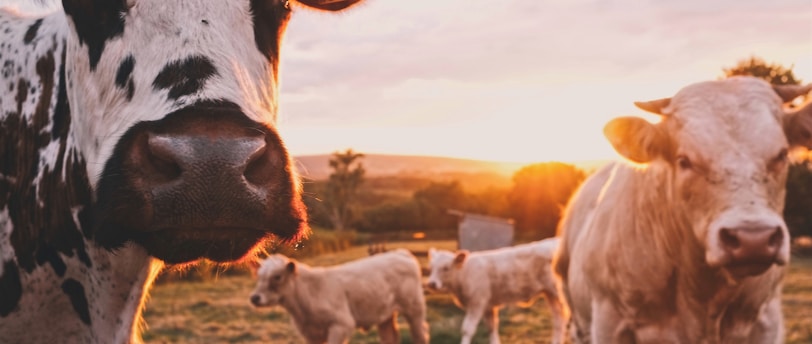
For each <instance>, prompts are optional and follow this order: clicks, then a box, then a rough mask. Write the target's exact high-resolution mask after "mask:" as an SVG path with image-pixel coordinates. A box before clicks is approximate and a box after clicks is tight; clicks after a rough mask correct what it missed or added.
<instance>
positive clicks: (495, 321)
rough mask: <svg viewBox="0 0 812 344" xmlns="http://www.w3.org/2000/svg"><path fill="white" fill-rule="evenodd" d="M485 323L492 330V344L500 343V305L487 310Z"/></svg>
mask: <svg viewBox="0 0 812 344" xmlns="http://www.w3.org/2000/svg"><path fill="white" fill-rule="evenodd" d="M485 324H487V325H488V330H489V331H490V342H491V344H500V341H499V307H493V308H491V309H488V310H485Z"/></svg>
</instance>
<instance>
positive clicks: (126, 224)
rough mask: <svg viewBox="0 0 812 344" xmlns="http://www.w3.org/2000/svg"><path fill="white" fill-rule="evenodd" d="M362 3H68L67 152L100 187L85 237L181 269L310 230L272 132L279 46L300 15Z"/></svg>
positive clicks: (330, 0)
mask: <svg viewBox="0 0 812 344" xmlns="http://www.w3.org/2000/svg"><path fill="white" fill-rule="evenodd" d="M358 1H359V0H301V1H299V2H294V1H285V0H236V1H220V0H183V1H164V0H64V1H63V7H64V10H65V13H66V14H67V20H68V25H69V26H70V27H71V29H72V32H71V33H70V34H69V37H68V42H67V48H66V66H67V67H66V79H67V84H68V88H67V96H68V98H69V100H70V106H71V113H72V114H73V119H72V121H73V122H72V129H71V130H72V140H73V142H72V144H74V145H75V146H76V147H78V150H79V151H80V152H81V153H82V155H83V157H84V158H85V160H86V161H87V173H88V176H89V181H90V184H91V186H92V187H93V189H94V191H95V206H94V208H93V218H94V222H95V224H94V226H93V228H92V229H91V230H90V236H91V237H93V238H94V240H95V241H96V242H97V243H99V244H101V245H102V246H103V247H107V248H111V249H114V248H117V247H120V246H122V245H123V244H124V243H125V242H128V241H133V242H136V243H138V244H140V245H142V246H143V247H145V248H146V249H147V251H148V252H149V253H150V254H151V255H153V256H155V257H157V258H160V259H162V260H164V261H166V262H168V263H183V262H188V261H192V260H195V259H198V258H209V259H212V260H215V261H230V260H235V259H239V258H240V257H243V256H244V255H246V254H247V253H248V252H250V251H251V249H252V248H253V247H255V246H256V244H257V243H258V242H260V241H262V240H263V239H264V238H268V237H269V236H271V235H276V236H277V237H278V238H282V239H287V240H293V239H295V238H297V237H300V236H301V235H302V234H303V233H305V232H306V231H307V220H306V213H305V210H304V206H303V204H302V201H301V198H300V190H299V182H298V179H297V177H296V175H295V173H294V171H292V167H291V163H290V159H289V157H288V154H287V151H286V149H285V147H284V145H283V143H282V140H281V139H280V138H279V135H278V133H277V131H276V128H275V122H276V115H277V95H278V90H277V75H278V74H277V65H278V62H279V42H280V39H281V36H282V34H283V32H284V30H285V26H286V23H287V21H288V19H289V18H290V16H291V11H292V9H293V8H294V7H297V6H298V7H312V8H316V9H321V10H325V11H336V10H341V9H344V8H346V7H348V6H350V5H352V4H354V3H356V2H358ZM302 5H303V6H302Z"/></svg>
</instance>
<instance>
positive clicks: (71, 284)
mask: <svg viewBox="0 0 812 344" xmlns="http://www.w3.org/2000/svg"><path fill="white" fill-rule="evenodd" d="M62 291H63V292H65V295H68V299H70V304H71V305H73V310H75V311H76V313H77V314H79V319H82V321H83V322H84V323H85V324H88V325H90V308H89V307H88V305H87V296H85V287H83V286H82V284H81V283H79V281H77V280H75V279H73V278H68V279H66V280H65V282H62Z"/></svg>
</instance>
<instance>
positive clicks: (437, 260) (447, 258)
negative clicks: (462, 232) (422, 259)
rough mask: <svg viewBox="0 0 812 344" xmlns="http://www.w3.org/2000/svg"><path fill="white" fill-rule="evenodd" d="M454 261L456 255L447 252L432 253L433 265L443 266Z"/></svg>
mask: <svg viewBox="0 0 812 344" xmlns="http://www.w3.org/2000/svg"><path fill="white" fill-rule="evenodd" d="M452 260H454V253H452V252H451V251H446V250H435V251H434V252H432V253H431V262H430V263H431V265H432V266H442V265H445V264H448V263H450V262H451V261H452Z"/></svg>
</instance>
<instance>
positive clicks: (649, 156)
mask: <svg viewBox="0 0 812 344" xmlns="http://www.w3.org/2000/svg"><path fill="white" fill-rule="evenodd" d="M603 134H604V135H605V136H606V138H607V139H609V143H611V144H612V147H614V148H615V150H616V151H617V152H618V153H620V155H622V156H623V157H625V158H626V159H629V160H631V161H634V162H636V163H648V162H651V161H653V160H654V159H657V158H666V154H667V153H668V151H669V149H668V142H669V140H668V137H667V136H666V134H665V133H664V132H663V131H662V130H661V129H659V128H657V127H656V126H655V125H654V124H651V123H649V122H648V121H646V120H644V119H642V118H639V117H619V118H615V119H613V120H611V121H609V123H607V124H606V126H605V127H604V128H603Z"/></svg>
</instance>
